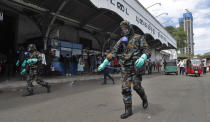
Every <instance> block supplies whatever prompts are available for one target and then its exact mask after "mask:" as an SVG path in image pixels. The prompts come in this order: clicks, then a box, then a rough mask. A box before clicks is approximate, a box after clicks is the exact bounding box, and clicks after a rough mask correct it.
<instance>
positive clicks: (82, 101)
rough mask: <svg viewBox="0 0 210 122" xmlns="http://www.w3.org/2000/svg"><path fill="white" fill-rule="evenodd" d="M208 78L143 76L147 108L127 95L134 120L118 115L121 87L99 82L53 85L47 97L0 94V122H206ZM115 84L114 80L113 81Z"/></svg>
mask: <svg viewBox="0 0 210 122" xmlns="http://www.w3.org/2000/svg"><path fill="white" fill-rule="evenodd" d="M209 79H210V73H209V74H207V75H203V76H202V77H191V76H176V75H163V76H161V75H159V74H156V75H153V76H144V82H143V86H144V88H145V90H146V93H147V95H148V99H149V108H148V109H147V110H143V109H142V106H141V102H140V98H139V97H138V96H137V94H136V93H134V92H133V112H134V115H133V116H131V117H130V118H128V119H126V120H121V119H120V114H121V113H122V112H123V111H124V107H123V103H122V97H121V92H120V91H121V85H120V83H119V82H118V83H117V84H115V85H112V84H111V81H110V83H109V84H108V85H102V84H101V83H102V79H97V80H87V81H81V82H80V81H78V82H76V84H75V86H72V85H71V84H70V83H64V84H59V85H58V84H57V85H53V89H52V90H53V92H52V93H50V94H47V93H45V91H46V90H45V89H43V88H37V89H36V91H35V92H36V93H37V94H36V95H34V96H31V97H21V96H20V95H21V94H22V93H23V92H24V90H22V89H18V90H17V91H3V92H1V93H0V122H121V121H122V122H128V121H129V122H210V94H209V93H210V80H209ZM117 80H118V81H119V79H117Z"/></svg>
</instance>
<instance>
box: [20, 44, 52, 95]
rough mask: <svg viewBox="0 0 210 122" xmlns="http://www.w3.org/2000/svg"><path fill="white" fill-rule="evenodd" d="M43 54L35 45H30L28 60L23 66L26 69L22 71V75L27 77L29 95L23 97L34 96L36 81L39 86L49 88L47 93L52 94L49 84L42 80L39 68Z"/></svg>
mask: <svg viewBox="0 0 210 122" xmlns="http://www.w3.org/2000/svg"><path fill="white" fill-rule="evenodd" d="M41 59H42V58H41V53H40V52H38V51H37V50H36V46H35V45H34V44H29V45H28V58H27V60H25V61H24V62H23V64H22V66H23V65H24V66H25V68H23V69H22V71H21V74H22V75H24V74H25V75H26V80H27V93H26V94H24V95H23V96H30V95H33V94H34V92H33V81H36V82H37V84H39V85H41V86H43V87H45V88H47V92H48V93H49V92H50V85H49V84H48V83H47V82H44V81H43V80H42V79H41V78H40V76H39V75H40V73H39V67H40V65H41Z"/></svg>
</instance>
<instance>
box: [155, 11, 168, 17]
mask: <svg viewBox="0 0 210 122" xmlns="http://www.w3.org/2000/svg"><path fill="white" fill-rule="evenodd" d="M163 14H165V15H168V13H166V12H165V13H161V14H159V15H157V16H155V17H159V16H161V15H163Z"/></svg>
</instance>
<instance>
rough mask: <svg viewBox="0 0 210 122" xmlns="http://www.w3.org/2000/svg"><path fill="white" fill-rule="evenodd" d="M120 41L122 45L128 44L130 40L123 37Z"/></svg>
mask: <svg viewBox="0 0 210 122" xmlns="http://www.w3.org/2000/svg"><path fill="white" fill-rule="evenodd" d="M120 40H121V42H122V43H128V38H127V37H126V36H123V37H122V38H121V39H120Z"/></svg>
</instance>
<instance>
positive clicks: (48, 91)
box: [46, 83, 51, 93]
mask: <svg viewBox="0 0 210 122" xmlns="http://www.w3.org/2000/svg"><path fill="white" fill-rule="evenodd" d="M46 88H47V93H50V92H51V86H50V85H49V84H48V83H47V85H46Z"/></svg>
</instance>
